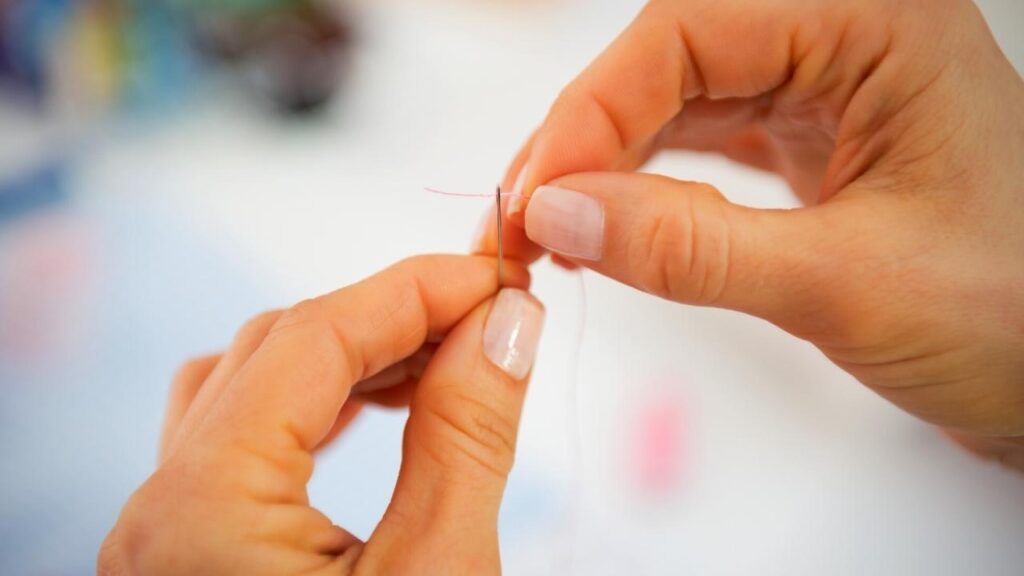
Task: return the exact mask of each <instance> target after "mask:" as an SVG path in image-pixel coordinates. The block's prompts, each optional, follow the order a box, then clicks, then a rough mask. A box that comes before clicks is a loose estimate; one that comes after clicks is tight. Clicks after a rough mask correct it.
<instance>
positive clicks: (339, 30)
mask: <svg viewBox="0 0 1024 576" xmlns="http://www.w3.org/2000/svg"><path fill="white" fill-rule="evenodd" d="M198 4H199V3H197V2H195V1H193V2H190V5H193V6H196V5H198ZM201 4H202V8H198V7H197V8H196V9H195V10H194V11H193V13H192V22H193V27H194V30H195V33H196V37H197V40H198V41H199V45H200V47H201V49H202V50H203V51H204V52H205V53H206V54H209V55H212V56H213V57H215V58H217V59H219V60H221V61H224V62H227V63H230V64H233V65H235V66H237V67H238V68H239V70H240V71H241V72H242V73H243V75H244V77H245V79H246V81H247V82H248V84H249V85H250V86H252V87H253V89H254V90H255V91H256V92H257V93H259V94H261V95H263V96H264V97H266V98H267V99H268V100H269V101H270V102H272V103H273V104H274V105H275V106H277V107H278V108H279V109H280V110H282V111H284V112H287V113H293V114H300V113H307V112H312V111H315V110H318V109H320V108H322V107H323V106H324V105H325V104H326V103H327V102H329V101H330V100H331V98H332V97H333V96H334V94H335V92H336V91H337V87H338V85H339V84H340V83H341V80H342V78H343V76H344V74H345V73H346V71H347V67H348V61H349V58H348V55H349V48H350V47H351V44H352V40H353V33H352V27H351V25H350V24H349V22H348V20H347V19H346V18H345V17H344V13H343V12H342V11H341V10H340V9H339V8H338V6H337V3H330V4H328V3H324V2H318V1H316V0H248V1H246V0H234V1H226V2H218V3H212V4H211V3H209V2H203V3H201Z"/></svg>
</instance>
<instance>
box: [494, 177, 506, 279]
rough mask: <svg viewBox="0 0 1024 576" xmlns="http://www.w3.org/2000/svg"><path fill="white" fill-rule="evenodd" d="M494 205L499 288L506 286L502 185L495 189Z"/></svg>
mask: <svg viewBox="0 0 1024 576" xmlns="http://www.w3.org/2000/svg"><path fill="white" fill-rule="evenodd" d="M494 204H495V207H496V208H497V210H495V214H496V215H497V216H496V217H497V219H498V288H501V287H502V286H504V285H505V237H504V236H503V235H502V233H501V185H500V184H499V185H498V186H497V187H496V188H495V189H494Z"/></svg>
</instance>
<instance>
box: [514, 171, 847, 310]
mask: <svg viewBox="0 0 1024 576" xmlns="http://www.w3.org/2000/svg"><path fill="white" fill-rule="evenodd" d="M829 209H830V208H826V207H825V206H821V207H816V208H811V209H801V210H759V209H752V208H746V207H743V206H738V205H736V204H732V203H730V202H729V201H727V200H726V199H725V198H724V197H723V196H722V195H721V194H720V193H719V192H718V191H717V190H715V189H714V188H713V187H711V186H709V185H707V184H698V183H694V182H682V181H678V180H672V179H670V178H666V177H662V176H654V175H649V174H637V173H583V174H573V175H570V176H565V177H563V178H559V179H557V180H555V181H554V182H552V183H551V184H550V185H547V186H541V187H539V188H537V189H536V191H535V192H534V193H533V195H532V196H531V197H530V201H529V204H528V206H527V210H526V234H527V236H528V237H529V238H530V239H531V240H532V241H534V242H536V243H537V244H540V245H542V246H544V247H545V248H547V249H548V250H551V251H552V252H554V253H557V254H559V255H562V256H565V257H567V258H569V259H570V260H572V261H573V262H576V263H579V264H582V265H584V266H587V267H589V268H591V269H593V270H595V271H597V272H599V273H601V274H603V275H605V276H608V277H610V278H613V279H615V280H619V281H621V282H624V283H626V284H629V285H631V286H634V287H636V288H638V289H640V290H643V291H645V292H649V293H651V294H655V295H657V296H661V297H663V298H668V299H670V300H674V301H677V302H683V303H687V304H699V305H706V306H717V307H722V308H731V309H735V310H740V311H743V312H747V313H750V314H754V315H756V316H760V317H762V318H765V319H768V320H769V321H773V322H776V323H780V322H779V321H780V320H781V321H783V322H782V323H785V320H786V319H787V318H789V317H791V315H792V314H793V313H798V312H800V311H801V310H803V311H806V310H807V309H808V308H807V307H808V306H813V305H815V304H814V303H812V302H809V300H812V299H817V298H819V297H820V296H819V295H820V292H821V290H820V288H821V287H822V286H824V285H825V283H827V281H828V278H826V277H825V275H826V274H828V273H829V269H830V266H828V265H827V263H826V262H823V261H821V260H822V256H821V254H823V252H822V250H821V245H822V243H824V242H826V241H827V238H824V237H823V236H824V234H825V232H824V230H827V227H825V226H823V225H822V216H823V214H822V213H823V212H824V211H826V210H829ZM831 268H834V265H833V266H832V267H831Z"/></svg>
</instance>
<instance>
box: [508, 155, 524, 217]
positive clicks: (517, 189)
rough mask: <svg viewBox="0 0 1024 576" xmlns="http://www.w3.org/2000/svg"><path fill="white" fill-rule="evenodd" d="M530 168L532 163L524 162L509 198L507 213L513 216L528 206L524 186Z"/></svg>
mask: <svg viewBox="0 0 1024 576" xmlns="http://www.w3.org/2000/svg"><path fill="white" fill-rule="evenodd" d="M529 170H530V163H529V162H527V163H526V164H523V167H522V168H520V169H519V175H518V176H516V181H515V183H514V184H512V190H511V191H510V193H511V195H510V196H509V198H508V208H507V211H506V214H508V215H509V216H512V215H513V214H518V213H520V212H522V211H523V208H525V207H526V199H525V198H523V186H525V185H526V173H527V172H528V171H529Z"/></svg>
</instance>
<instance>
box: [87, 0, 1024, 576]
mask: <svg viewBox="0 0 1024 576" xmlns="http://www.w3.org/2000/svg"><path fill="white" fill-rule="evenodd" d="M624 87H625V88H628V89H623V88H624ZM1022 104H1024V84H1022V82H1021V79H1020V77H1019V76H1018V75H1017V74H1016V73H1015V72H1014V70H1013V68H1012V67H1011V66H1010V65H1009V63H1008V62H1007V61H1006V59H1005V58H1004V57H1003V55H1002V54H1001V53H1000V52H999V49H998V47H997V46H996V44H995V42H994V41H993V39H992V37H991V35H990V34H989V32H988V30H987V28H986V27H985V24H984V22H983V20H982V19H981V16H980V15H979V14H978V12H977V10H976V9H975V7H974V6H973V5H972V4H970V3H968V2H965V1H960V0H929V1H925V0H885V1H882V0H849V1H846V2H825V1H817V2H812V1H807V0H771V1H763V0H685V1H684V0H671V1H670V0H662V1H654V2H651V3H650V4H649V5H648V6H647V7H646V8H645V9H644V11H643V12H642V13H641V14H640V15H639V16H638V18H637V19H636V21H635V22H634V23H633V24H632V25H631V26H630V27H629V28H628V29H627V30H626V31H625V32H624V33H623V34H622V36H621V37H620V38H619V39H618V40H616V42H615V43H614V44H613V45H612V46H611V47H609V48H608V50H607V51H606V52H605V53H604V54H602V55H601V56H600V57H599V58H598V59H597V60H596V61H595V62H594V63H593V64H592V65H591V66H590V67H589V68H588V69H587V70H586V71H584V72H583V73H582V74H581V75H580V77H579V78H577V79H576V80H575V81H573V82H572V83H571V84H570V85H569V86H568V87H567V88H566V89H565V90H564V91H563V93H562V94H561V95H560V96H559V98H558V100H557V101H556V102H555V104H554V105H553V107H552V109H551V112H550V113H549V115H548V118H547V119H546V120H545V121H544V123H543V124H542V125H541V127H540V128H539V129H538V130H537V131H536V133H535V134H534V135H533V136H532V137H531V138H530V140H529V141H528V143H527V144H526V146H525V147H524V148H523V150H522V151H521V152H520V154H519V155H518V156H517V158H516V160H515V161H514V162H513V164H512V166H511V168H510V170H509V173H508V175H507V177H506V179H505V182H504V187H505V189H509V187H511V186H512V185H513V182H514V181H515V180H516V177H517V175H518V173H519V172H520V170H521V168H522V167H523V165H524V164H525V163H526V162H527V160H529V166H530V168H529V170H528V171H527V174H526V178H525V186H524V189H523V192H524V193H526V194H527V195H529V194H531V193H532V192H533V191H534V190H535V189H536V187H537V186H538V185H540V184H544V183H552V184H554V185H556V186H559V187H564V188H568V189H571V190H575V191H577V192H581V193H584V194H586V195H589V196H591V197H592V198H595V199H597V200H598V201H599V202H600V203H601V204H602V206H603V207H604V210H605V220H606V221H605V230H604V233H605V234H604V250H603V254H602V257H601V258H600V259H599V260H597V261H581V260H578V259H572V258H564V257H562V258H559V261H560V262H561V263H562V264H564V265H566V266H579V265H584V266H588V267H590V268H592V269H594V270H596V271H598V272H599V273H602V274H605V275H607V276H609V277H611V278H615V279H617V280H620V281H622V282H626V283H628V284H631V285H633V286H636V287H638V288H640V289H642V290H645V291H647V292H650V293H652V294H655V295H658V296H661V297H665V298H669V299H672V300H675V301H678V302H681V303H688V304H700V305H708V306H720V307H724V308H731V309H735V310H740V311H743V312H746V313H750V314H754V315H757V316H760V317H762V318H765V319H767V320H769V321H771V322H774V323H775V324H777V325H778V326H780V327H781V328H783V329H785V330H787V331H789V332H791V333H792V334H794V335H796V336H798V337H801V338H804V339H806V340H809V341H810V342H812V343H814V344H815V345H816V346H818V348H820V349H821V350H822V351H823V352H824V353H825V354H826V355H827V356H828V357H829V358H830V359H831V360H832V361H833V362H835V363H836V364H837V365H839V366H840V367H842V368H843V369H845V370H847V371H848V372H850V373H851V374H853V375H854V376H855V377H857V378H858V379H859V380H860V381H861V382H863V383H864V384H865V385H867V386H869V387H871V388H872V389H873V390H875V391H877V392H878V393H879V394H881V395H882V396H884V397H886V398H888V399H889V400H891V401H892V402H894V403H896V404H897V405H899V406H901V407H903V408H904V409H906V410H907V411H909V412H911V413H913V414H916V415H918V416H920V417H921V418H924V419H925V420H928V421H930V422H934V423H936V424H938V425H940V426H942V427H944V428H945V429H946V430H947V431H948V432H949V433H950V434H951V435H953V436H954V437H956V438H957V439H959V440H960V441H961V442H962V443H963V444H965V445H967V446H968V447H970V448H971V449H973V450H975V451H978V452H981V453H984V454H987V455H990V456H993V457H996V458H999V459H1001V460H1002V461H1003V462H1005V463H1006V464H1009V465H1013V466H1017V467H1021V468H1024V455H1022V454H1024V289H1022V287H1024V265H1022V264H1024V194H1022V188H1021V184H1020V183H1021V181H1024V163H1022V162H1021V161H1020V159H1021V158H1024V105H1022ZM671 148H685V149H692V150H704V151H712V152H717V153H721V154H725V155H727V156H729V157H730V158H733V159H735V160H737V161H740V162H744V163H746V164H750V165H752V166H755V167H758V168H761V169H764V170H769V171H772V172H775V173H778V174H780V175H781V176H782V177H784V178H785V179H786V180H787V181H788V182H789V183H790V184H791V186H792V187H793V190H794V191H795V192H796V194H797V195H798V196H799V197H800V198H801V199H802V200H803V201H804V203H805V204H806V207H805V208H803V209H799V210H792V211H772V210H752V209H748V208H744V207H740V206H736V205H733V204H730V203H729V202H728V201H726V200H725V198H724V197H723V196H722V195H721V194H720V193H719V192H718V191H717V190H715V189H714V188H712V187H711V186H709V185H706V184H697V183H692V182H679V181H674V180H670V179H667V178H662V177H657V176H652V175H644V174H639V173H636V172H635V170H637V169H638V168H639V167H640V166H642V165H643V163H644V162H645V161H646V160H647V159H648V158H650V157H651V156H652V155H653V154H655V153H657V152H658V151H660V150H664V149H671ZM505 217H506V218H507V220H508V223H509V224H511V225H510V226H505V227H504V228H505V231H504V240H505V247H506V254H507V255H510V256H511V257H513V258H519V259H522V260H524V261H531V260H534V259H536V258H538V257H540V256H541V255H542V254H543V253H544V251H543V249H541V248H540V247H538V246H537V245H535V244H533V243H532V242H531V241H530V240H529V238H528V237H527V235H526V233H525V232H524V229H523V225H524V224H525V225H526V229H527V230H528V229H529V228H530V218H531V213H530V205H529V203H528V202H527V203H526V205H525V213H524V210H519V211H518V212H516V213H513V214H508V215H506V216H505ZM495 246H496V238H495V237H494V231H493V230H490V231H489V232H488V231H487V230H485V233H484V236H483V237H482V239H481V245H480V246H479V248H480V251H482V252H493V250H494V248H495ZM506 274H508V276H507V278H506V283H507V284H510V285H512V286H518V287H525V285H526V283H527V282H528V278H527V275H526V272H525V270H524V269H523V268H522V267H520V266H516V265H509V266H507V267H506ZM497 289H498V286H497V285H496V274H495V262H494V261H493V260H492V259H489V258H479V257H478V258H470V257H436V256H435V257H420V258H415V259H411V260H408V261H405V262H402V263H400V264H398V265H396V266H394V267H392V268H390V269H388V270H387V271H385V272H382V273H381V274H379V275H377V276H374V277H371V278H369V279H367V280H365V281H364V282H361V283H359V284H355V285H353V286H350V287H346V288H343V289H341V290H339V291H337V292H333V293H331V294H327V295H325V296H321V297H319V298H316V299H313V300H308V301H305V302H302V303H300V304H298V305H296V306H294V307H292V308H290V309H288V310H284V311H274V312H268V313H266V314H263V315H261V316H258V317H256V318H255V319H253V320H252V321H251V322H249V323H248V324H247V325H246V326H244V327H243V328H242V330H241V331H240V332H239V334H238V336H237V338H236V339H235V341H234V342H233V343H232V345H231V346H230V347H229V348H228V350H227V351H226V352H225V353H224V354H222V355H217V356H211V357H205V358H199V359H197V360H195V361H193V362H190V363H188V364H186V365H185V366H184V367H183V368H182V370H181V371H180V373H179V375H178V377H177V378H176V379H175V383H174V386H173V391H172V394H171V399H170V405H169V408H168V415H167V423H166V426H165V430H164V435H163V440H162V446H161V461H160V464H159V467H158V468H157V470H156V472H155V473H154V474H153V475H152V476H151V477H150V478H149V479H148V480H147V481H146V483H145V484H143V485H142V487H141V488H139V490H138V491H137V492H136V493H135V494H134V495H133V496H132V497H131V499H130V500H129V501H128V503H127V504H126V505H125V507H124V509H123V511H122V513H121V516H120V518H119V519H118V522H117V524H116V526H115V527H114V529H113V530H112V531H111V533H110V535H109V536H108V537H107V540H106V541H105V543H104V545H103V548H102V549H101V551H100V556H99V562H98V571H99V573H101V574H109V575H123V574H136V573H142V574H225V573H244V574H291V573H309V574H328V573H329V574H493V573H498V572H500V562H499V556H498V544H497V529H496V526H497V513H498V507H499V504H500V501H501V496H502V492H503V490H504V486H505V481H506V479H507V476H508V472H509V470H510V468H511V466H512V459H513V452H514V446H515V436H516V428H517V425H518V419H519V414H520V410H521V407H522V401H523V393H524V389H525V381H515V380H513V379H511V378H510V377H509V376H508V375H507V374H506V373H504V372H502V371H501V370H499V369H498V368H496V367H495V366H494V365H492V364H490V363H489V362H487V361H486V360H484V359H483V357H482V351H481V332H482V330H483V325H484V321H485V318H486V315H487V311H488V307H489V306H490V303H491V297H492V296H493V295H494V293H495V292H496V290H497ZM356 386H359V387H360V388H355V391H354V387H356ZM359 390H366V392H361V393H359V392H358V391H359ZM365 401H375V402H380V403H384V404H389V405H395V404H403V403H406V402H411V405H410V416H409V421H408V423H407V426H406V434H405V441H404V445H403V460H402V468H401V472H400V475H399V479H398V482H397V485H396V487H395V492H394V495H393V498H392V501H391V504H390V505H389V507H388V509H387V512H386V513H385V515H384V518H383V519H382V520H381V522H380V524H379V525H378V527H377V529H376V530H375V531H374V533H373V535H372V536H371V537H370V539H369V540H368V541H367V542H365V543H363V542H360V541H359V540H358V539H357V538H355V537H354V536H352V535H351V534H350V533H348V532H347V531H346V530H344V529H343V528H341V527H338V526H335V525H334V524H333V523H332V522H331V521H330V520H329V519H328V518H326V517H325V516H324V515H323V514H322V513H320V512H319V511H317V510H316V509H315V508H313V507H311V506H310V504H309V501H308V495H307V493H306V482H307V481H308V480H309V477H310V475H311V473H312V468H313V454H314V452H315V451H316V449H317V448H318V447H319V446H322V445H323V444H325V443H326V442H329V441H330V440H331V439H332V438H334V437H335V436H336V435H337V434H338V433H340V432H341V431H342V430H343V429H344V427H345V425H346V424H347V423H348V422H349V421H351V419H352V418H353V417H354V416H355V414H356V413H357V412H358V410H359V408H360V406H361V405H362V403H363V402H365Z"/></svg>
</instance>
